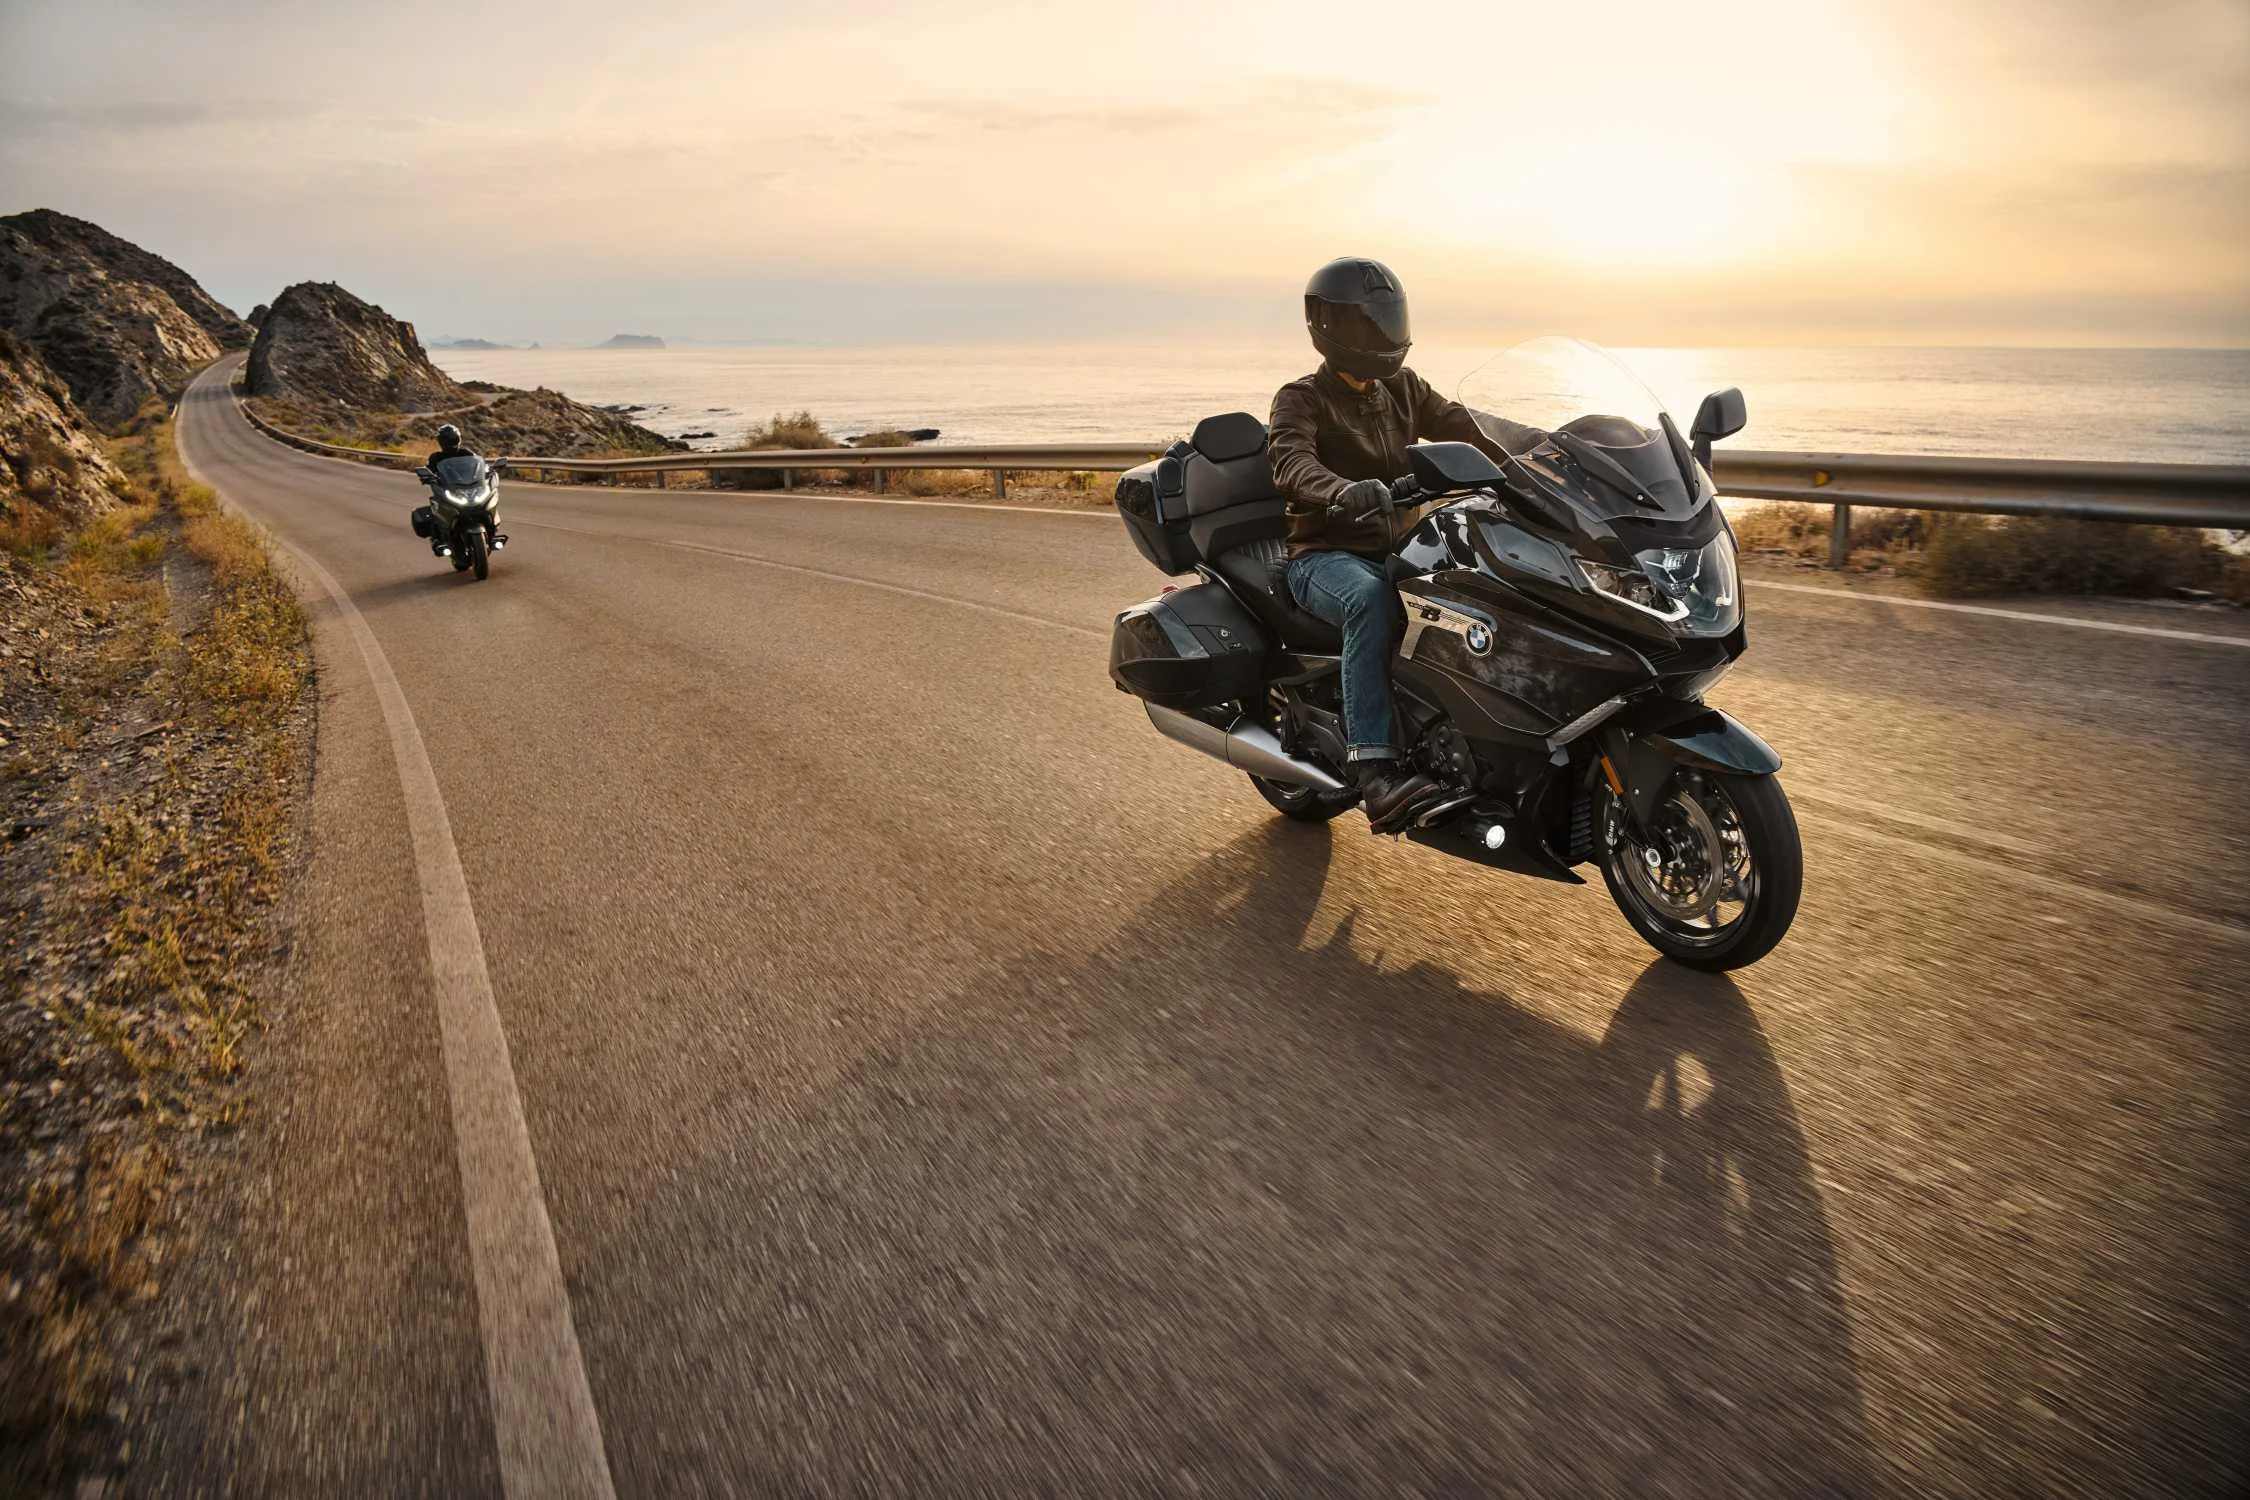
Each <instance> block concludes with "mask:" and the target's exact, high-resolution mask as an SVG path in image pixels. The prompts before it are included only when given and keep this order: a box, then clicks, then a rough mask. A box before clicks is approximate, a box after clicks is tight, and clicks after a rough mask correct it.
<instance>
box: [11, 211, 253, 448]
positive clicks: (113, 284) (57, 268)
mask: <svg viewBox="0 0 2250 1500" xmlns="http://www.w3.org/2000/svg"><path fill="white" fill-rule="evenodd" d="M0 330H5V331H7V332H10V333H13V334H15V335H17V336H18V337H19V338H21V339H23V340H24V342H26V343H28V344H29V345H30V346H31V347H32V348H34V349H36V350H37V351H38V352H39V356H40V358H41V360H42V361H43V362H44V363H45V365H46V366H47V367H48V368H49V369H50V370H52V371H53V372H54V373H55V374H57V375H59V376H61V377H62V379H63V380H64V381H65V382H66V383H67V384H68V385H69V388H70V393H71V397H72V399H73V400H74V401H75V402H76V404H77V405H78V407H79V409H80V410H81V411H83V412H84V413H85V414H86V415H87V416H89V417H91V418H92V419H93V420H94V421H96V422H98V423H100V424H102V425H103V426H105V427H109V428H116V427H119V426H122V425H123V424H124V423H126V422H128V421H130V420H131V419H132V417H133V415H134V414H135V413H136V412H137V411H139V410H140V408H141V406H142V404H143V403H145V402H146V401H148V400H149V399H150V398H152V397H170V396H173V395H176V394H177V393H178V392H179V390H180V389H181V388H182V387H183V386H185V385H186V384H187V381H188V378H189V377H190V376H191V375H193V374H194V373H195V372H196V371H197V370H198V369H200V368H202V367H203V366H204V365H206V364H208V363H210V362H211V361H212V360H214V359H217V358H218V357H219V356H220V355H221V354H223V353H225V352H226V351H227V350H229V349H240V348H244V347H246V346H247V345H248V344H249V342H250V327H249V325H248V324H246V323H244V322H243V321H242V320H241V319H239V318H237V317H236V316H235V315H234V314H233V313H231V312H229V311H227V309H225V308H224V307H221V306H220V305H219V304H218V302H216V301H215V300H213V299H212V297H211V296H210V294H209V293H207V292H205V291H204V290H203V288H202V287H200V286H198V285H197V284H196V281H195V278H194V277H192V276H190V275H188V274H187V272H185V271H183V270H181V269H180V268H179V267H178V266H175V265H173V264H172V263H171V262H170V261H168V260H165V259H164V258H163V257H162V256H158V255H153V254H151V253H150V252H148V251H146V250H143V249H142V248H140V247H139V246H138V245H134V244H130V243H128V242H127V241H125V240H121V239H119V238H118V237H117V236H116V235H114V234H111V233H110V232H109V231H108V230H106V229H103V228H101V227H100V226H99V225H96V224H89V223H87V222H86V221H85V220H83V219H74V218H72V217H70V216H69V215H68V214H60V213H56V212H55V211H53V210H52V209H44V208H41V209H33V210H32V211H30V212H29V213H20V214H10V215H7V216H6V217H0Z"/></svg>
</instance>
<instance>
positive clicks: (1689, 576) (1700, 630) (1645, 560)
mask: <svg viewBox="0 0 2250 1500" xmlns="http://www.w3.org/2000/svg"><path fill="white" fill-rule="evenodd" d="M1633 561H1634V562H1635V563H1636V564H1637V565H1638V566H1636V567H1631V568H1620V567H1616V566H1613V565H1612V564H1609V563H1599V562H1593V561H1590V560H1589V559H1586V558H1580V559H1579V560H1578V568H1579V571H1580V572H1582V573H1584V574H1585V575H1586V581H1587V582H1588V583H1590V584H1592V585H1593V586H1594V589H1595V591H1596V592H1598V593H1603V594H1607V595H1609V596H1610V597H1611V598H1612V599H1615V600H1618V601H1619V602H1621V603H1624V604H1629V605H1631V606H1632V607H1633V608H1635V609H1637V610H1639V611H1641V612H1642V613H1643V614H1649V615H1654V616H1655V617H1656V618H1657V619H1659V620H1662V621H1663V622H1664V623H1665V624H1667V625H1669V626H1671V627H1672V628H1673V629H1674V630H1677V631H1678V632H1679V633H1680V634H1681V635H1689V636H1708V635H1725V634H1727V633H1728V632H1729V631H1731V630H1733V629H1734V627H1735V626H1737V625H1739V624H1740V623H1742V586H1741V583H1740V581H1739V579H1738V578H1737V576H1736V572H1735V563H1734V537H1733V535H1732V534H1730V533H1728V532H1726V531H1721V532H1720V533H1719V534H1718V535H1717V536H1715V537H1713V538H1711V540H1710V541H1709V542H1706V543H1705V544H1704V545H1703V546H1701V547H1651V548H1649V549H1648V550H1647V551H1645V552H1636V553H1634V554H1633Z"/></svg>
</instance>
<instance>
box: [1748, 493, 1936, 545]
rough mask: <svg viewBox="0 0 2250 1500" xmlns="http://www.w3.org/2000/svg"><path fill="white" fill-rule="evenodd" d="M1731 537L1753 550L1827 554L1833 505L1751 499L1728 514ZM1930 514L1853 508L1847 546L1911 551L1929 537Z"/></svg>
mask: <svg viewBox="0 0 2250 1500" xmlns="http://www.w3.org/2000/svg"><path fill="white" fill-rule="evenodd" d="M1729 519H1730V524H1732V525H1733V527H1734V539H1735V540H1736V541H1737V542H1739V543H1741V544H1742V546H1743V548H1744V549H1745V550H1747V551H1752V552H1786V553H1788V554H1790V555H1791V556H1793V557H1816V558H1825V557H1826V556H1828V529H1829V527H1830V526H1831V525H1833V524H1834V520H1835V509H1834V507H1832V506H1827V505H1813V504H1809V503H1807V502H1803V501H1796V500H1777V501H1773V502H1771V503H1768V504H1764V505H1753V506H1750V507H1749V508H1748V509H1746V510H1743V511H1741V512H1739V513H1737V514H1735V515H1734V516H1732V517H1730V518H1729ZM1930 520H1931V517H1930V515H1929V514H1928V512H1926V511H1918V510H1857V509H1855V510H1854V511H1853V512H1852V551H1854V552H1855V553H1856V552H1868V551H1874V552H1910V551H1913V550H1915V549H1916V548H1919V547H1921V546H1923V545H1924V544H1925V543H1926V542H1927V541H1928V539H1929V532H1930Z"/></svg>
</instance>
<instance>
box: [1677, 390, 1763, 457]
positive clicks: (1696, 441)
mask: <svg viewBox="0 0 2250 1500" xmlns="http://www.w3.org/2000/svg"><path fill="white" fill-rule="evenodd" d="M1749 425H1750V407H1749V405H1748V403H1746V402H1745V401H1744V400H1743V399H1742V391H1741V389H1740V388H1739V387H1736V386H1731V385H1730V386H1728V387H1727V388H1726V389H1725V390H1723V391H1713V392H1712V393H1711V394H1710V395H1708V396H1705V397H1704V398H1703V404H1702V405H1701V406H1699V407H1697V408H1696V409H1695V425H1694V426H1693V427H1691V428H1689V429H1688V446H1689V447H1690V448H1691V449H1693V450H1694V453H1695V461H1696V462H1697V463H1699V464H1701V465H1703V467H1705V468H1706V469H1708V468H1710V467H1711V445H1712V444H1713V443H1715V442H1717V441H1718V440H1719V439H1720V438H1730V437H1733V436H1734V435H1735V434H1736V433H1738V432H1740V431H1741V430H1742V429H1743V428H1745V427H1747V426H1749Z"/></svg>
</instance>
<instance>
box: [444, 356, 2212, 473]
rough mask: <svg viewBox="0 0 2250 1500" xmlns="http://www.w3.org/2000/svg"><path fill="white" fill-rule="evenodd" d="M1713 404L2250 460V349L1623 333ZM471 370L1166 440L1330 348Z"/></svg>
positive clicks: (654, 423) (1452, 367)
mask: <svg viewBox="0 0 2250 1500" xmlns="http://www.w3.org/2000/svg"><path fill="white" fill-rule="evenodd" d="M1498 347H1499V346H1497V345H1494V346H1481V347H1480V346H1475V345H1467V344H1463V345H1458V346H1450V345H1444V344H1435V345H1427V346H1421V345H1418V346H1417V347H1416V349H1415V353H1414V358H1413V360H1412V363H1413V365H1414V366H1415V368H1416V369H1418V370H1420V371H1421V372H1422V374H1423V375H1424V376H1426V377H1427V378H1428V379H1429V380H1430V381H1431V383H1432V384H1434V385H1436V386H1437V387H1438V388H1439V389H1440V390H1443V391H1447V392H1449V393H1450V392H1452V391H1454V390H1455V389H1457V388H1458V386H1459V385H1460V383H1461V381H1462V379H1463V377H1465V376H1466V375H1468V374H1469V372H1470V371H1472V370H1474V369H1475V368H1476V367H1477V366H1478V365H1479V364H1481V363H1483V362H1484V361H1485V360H1486V359H1488V358H1490V357H1491V356H1492V355H1493V354H1494V353H1496V352H1498ZM1614 352H1615V353H1617V354H1618V355H1619V357H1620V358H1622V359H1623V360H1624V361H1625V363H1626V364H1627V365H1628V366H1630V367H1631V368H1632V369H1634V370H1635V371H1636V372H1637V373H1639V374H1640V375H1641V377H1642V378H1643V379H1644V380H1645V381H1647V382H1648V384H1649V385H1650V386H1652V387H1653V388H1654V389H1655V390H1656V391H1657V392H1658V394H1659V395H1661V396H1662V397H1663V398H1664V400H1665V402H1666V404H1667V405H1669V406H1670V407H1671V408H1672V410H1673V412H1674V413H1675V415H1678V416H1680V417H1682V418H1683V425H1684V419H1685V418H1686V417H1687V416H1689V415H1691V414H1692V413H1693V412H1694V410H1695V407H1696V403H1697V402H1698V401H1699V400H1700V399H1701V397H1702V395H1703V393H1704V392H1706V391H1708V390H1711V389H1714V388H1716V387H1719V386H1726V385H1736V386H1740V387H1741V388H1742V390H1743V393H1744V395H1745V397H1746V398H1747V400H1748V404H1749V410H1750V426H1749V427H1748V429H1747V430H1746V431H1744V433H1743V434H1742V435H1741V437H1740V438H1738V439H1736V441H1737V442H1738V443H1739V444H1740V445H1741V446H1743V447H1746V448H1771V449H1783V450H1797V451H1805V450H1813V451H1823V452H1840V453H1945V454H1973V455H1983V456H1992V457H2016V458H2080V459H2123V460H2140V461H2149V462H2168V463H2237V464H2240V463H2250V350H2243V349H1955V348H1830V349H1782V348H1761V349H1619V350H1615V351H1614ZM431 356H432V358H433V359H435V360H436V361H437V363H438V364H439V365H440V366H441V367H442V368H444V369H445V370H446V371H447V372H448V373H450V374H452V375H453V376H455V377H456V378H459V379H480V380H490V381H496V382H498V383H500V384H503V385H513V386H540V385H544V386H549V387H552V388H554V389H556V390H559V391H562V392H563V393H564V394H566V395H569V396H571V397H574V398H575V399H577V400H580V401H585V402H590V403H595V404H601V405H611V404H629V405H635V406H639V407H642V408H644V409H643V410H642V411H641V412H639V413H638V414H637V415H636V420H638V421H640V422H641V423H643V425H645V426H648V427H651V428H653V429H655V430H656V431H658V432H661V433H664V434H665V435H667V436H671V437H680V436H683V435H688V434H702V433H709V434H712V436H709V437H696V438H694V439H693V440H692V441H693V443H694V446H696V447H699V448H723V447H732V446H735V445H736V444H738V443H739V442H740V441H741V438H742V434H743V432H744V431H745V430H746V429H747V428H748V427H749V426H751V425H752V424H753V423H756V422H759V421H762V420H764V419H765V418H767V417H769V416H771V415H773V414H775V413H777V412H794V411H799V410H807V411H810V412H812V413H813V415H814V416H816V417H818V418H819V419H820V420H821V422H822V423H823V424H824V425H825V426H826V428H827V430H828V431H829V432H831V433H834V434H835V435H837V436H839V437H851V436H855V435H857V434H859V433H862V432H872V431H878V430H881V429H884V428H891V427H935V428H937V429H938V430H939V432H940V434H941V438H940V440H941V441H951V442H985V443H1007V442H1022V443H1031V442H1112V441H1114V442H1147V441H1150V440H1164V439H1168V438H1171V437H1174V436H1177V435H1179V434H1182V433H1185V432H1186V431H1187V430H1188V429H1189V428H1191V427H1193V426H1194V425H1195V422H1196V421H1197V419H1198V418H1200V417H1203V416H1205V415H1208V414H1210V413H1212V412H1220V411H1231V410H1235V409H1242V410H1248V411H1253V412H1257V413H1259V414H1260V415H1263V414H1264V413H1265V411H1266V409H1267V407H1268V405H1269V404H1270V403H1271V401H1272V398H1273V392H1274V389H1275V387H1277V386H1278V385H1280V384H1281V383H1282V382H1283V381H1286V380H1289V379H1292V378H1294V377H1295V376H1297V375H1300V374H1302V373H1304V372H1305V371H1306V370H1308V369H1310V368H1312V365H1313V363H1314V359H1313V356H1312V353H1311V351H1310V350H1309V349H1299V348H1266V349H1260V348H1244V347H1198V346H1193V345H1185V344H1175V345H1162V346H1142V347H1135V346H1125V345H1115V344H1107V345H1089V346H1057V345H972V346H963V347H941V346H908V347H895V348H798V347H759V348H681V349H667V350H607V349H603V350H594V349H500V350H463V349H437V350H432V351H431Z"/></svg>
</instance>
